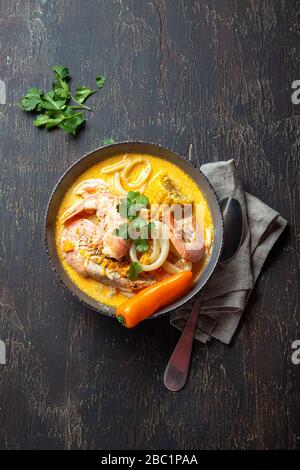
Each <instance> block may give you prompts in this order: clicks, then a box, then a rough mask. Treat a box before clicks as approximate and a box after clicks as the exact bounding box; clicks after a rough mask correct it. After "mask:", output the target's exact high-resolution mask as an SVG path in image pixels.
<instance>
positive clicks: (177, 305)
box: [44, 140, 224, 320]
mask: <svg viewBox="0 0 300 470" xmlns="http://www.w3.org/2000/svg"><path fill="white" fill-rule="evenodd" d="M117 145H146V146H148V145H149V146H153V147H156V148H159V149H162V150H164V151H166V152H171V153H173V154H175V155H176V156H177V157H179V159H181V160H182V161H184V164H186V165H187V166H190V167H191V168H192V169H193V170H194V171H197V172H198V173H200V175H201V177H202V178H203V179H204V180H205V181H206V183H207V185H208V187H209V189H210V191H211V192H212V194H213V196H214V200H215V203H216V209H217V210H218V213H219V217H220V219H219V220H220V229H221V234H220V243H219V250H218V253H217V255H216V259H215V262H214V264H213V265H212V266H211V270H210V271H211V272H210V274H209V275H208V277H207V279H206V280H205V282H203V283H202V285H201V286H200V287H199V289H196V290H195V286H196V284H197V281H198V280H200V279H201V278H202V276H203V274H204V272H205V271H206V268H207V266H206V267H205V268H204V271H203V273H201V275H200V277H199V278H198V279H197V280H196V283H195V284H194V289H193V288H192V289H191V290H190V291H188V292H187V293H186V294H185V295H184V296H183V297H181V298H180V299H178V300H177V301H175V302H173V304H171V306H169V305H167V306H166V307H164V308H163V309H161V310H159V311H158V312H156V313H154V314H153V315H152V316H151V317H149V318H147V320H154V319H155V318H159V317H161V316H165V315H167V314H168V313H170V312H172V311H173V310H175V309H178V308H180V307H182V305H183V304H185V303H187V302H188V301H189V300H191V299H192V298H193V297H194V296H196V295H197V294H199V292H200V291H201V290H202V289H203V288H204V286H205V285H206V283H207V282H208V280H209V279H210V277H211V275H212V274H213V273H214V271H215V269H216V267H217V265H218V262H219V258H220V256H221V253H222V248H223V243H224V220H223V213H222V210H221V206H220V202H219V199H218V196H217V194H216V191H215V189H214V187H213V186H212V184H211V183H210V181H209V180H208V178H207V177H206V175H205V174H204V173H203V172H202V171H201V170H200V168H198V167H196V166H195V165H194V164H193V162H191V161H190V160H188V159H186V158H184V157H183V156H182V155H181V154H180V153H178V152H177V151H175V150H173V149H172V148H170V147H166V146H165V145H162V144H158V143H152V142H149V141H142V140H122V141H118V142H114V143H111V144H104V145H101V146H100V147H97V148H95V149H93V150H91V151H89V152H87V153H85V154H84V155H83V156H81V157H80V158H78V159H77V160H76V161H75V162H73V163H72V164H71V165H70V166H69V167H68V168H67V169H66V171H65V172H64V173H63V174H62V175H61V176H60V177H59V179H58V181H57V182H56V184H55V186H54V188H53V190H52V191H51V194H50V197H49V200H48V203H47V207H46V211H45V216H44V244H45V249H46V254H47V257H48V260H49V262H50V266H51V268H52V270H53V271H54V273H55V275H56V278H57V279H58V280H59V282H60V284H62V285H63V287H64V288H65V289H66V290H67V291H68V292H69V293H70V294H71V295H72V297H74V298H76V300H78V301H79V302H80V303H83V304H84V305H86V306H87V307H89V308H91V309H92V310H94V311H96V312H98V313H100V314H103V315H105V316H108V317H111V318H116V315H115V313H112V312H111V311H109V310H111V309H112V310H114V312H115V307H112V306H106V305H105V304H103V303H101V302H98V303H99V308H96V307H95V306H94V305H92V304H90V303H89V302H88V301H87V300H85V299H83V298H81V297H80V296H79V295H78V294H77V293H76V292H75V291H74V290H72V289H71V288H70V287H69V286H67V284H66V283H65V282H64V280H63V279H62V277H61V275H60V274H59V272H58V270H57V269H56V266H55V263H54V261H53V259H52V256H51V254H50V251H51V250H50V249H49V240H48V219H49V210H50V206H51V203H52V200H53V197H54V195H55V193H56V191H57V189H58V188H59V186H60V184H61V183H62V181H63V180H64V178H65V177H66V176H67V175H68V174H69V173H70V172H71V171H72V170H73V168H74V167H76V166H77V165H78V164H79V163H80V162H81V161H83V160H85V159H86V158H88V157H89V156H91V155H93V154H94V153H96V152H98V151H100V150H103V149H105V148H111V147H114V146H117ZM157 158H162V159H163V157H157ZM173 164H174V165H176V163H175V162H173ZM91 166H92V165H91ZM182 171H184V170H182ZM188 176H189V177H190V178H192V179H193V181H195V180H194V178H193V177H192V176H191V175H188ZM195 184H196V185H197V186H199V183H198V182H197V181H195ZM200 189H201V190H202V188H201V187H200ZM66 276H68V274H67V273H66ZM68 277H69V276H68ZM71 282H72V284H73V285H74V286H76V284H74V282H73V281H72V280H71ZM76 287H77V288H78V286H76ZM78 289H79V291H81V289H80V288H78ZM82 292H83V291H82ZM83 293H84V292H83ZM84 294H85V293H84ZM85 295H86V296H87V297H88V298H91V299H92V300H93V301H95V299H93V298H92V297H90V296H89V295H88V294H85ZM105 307H107V308H108V310H107V311H105V310H104V309H105Z"/></svg>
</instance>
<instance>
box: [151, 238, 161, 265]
mask: <svg viewBox="0 0 300 470" xmlns="http://www.w3.org/2000/svg"><path fill="white" fill-rule="evenodd" d="M159 253H160V242H159V240H158V239H157V238H155V239H154V240H153V248H152V253H151V256H150V257H149V261H150V263H154V261H156V260H157V258H158V257H159Z"/></svg>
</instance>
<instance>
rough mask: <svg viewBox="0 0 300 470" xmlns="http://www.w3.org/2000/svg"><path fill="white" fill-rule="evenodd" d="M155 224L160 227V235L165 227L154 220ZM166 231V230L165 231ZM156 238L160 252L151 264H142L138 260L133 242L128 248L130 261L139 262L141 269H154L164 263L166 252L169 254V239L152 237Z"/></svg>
mask: <svg viewBox="0 0 300 470" xmlns="http://www.w3.org/2000/svg"><path fill="white" fill-rule="evenodd" d="M155 225H156V226H158V228H161V229H162V235H163V232H164V228H165V229H166V227H165V226H164V225H163V224H162V223H161V222H155ZM165 233H166V232H165ZM154 240H157V242H158V243H159V245H160V253H159V256H158V257H157V259H156V260H155V261H154V262H153V263H151V264H142V263H140V261H139V260H138V257H137V254H136V246H135V243H134V242H133V243H132V244H131V246H130V249H129V255H130V259H131V261H132V262H133V263H134V262H135V263H139V264H140V266H141V267H142V269H143V271H153V270H154V269H158V268H159V267H160V266H162V265H163V264H164V262H165V261H166V259H167V257H168V254H169V248H170V241H169V238H168V237H162V238H161V239H154Z"/></svg>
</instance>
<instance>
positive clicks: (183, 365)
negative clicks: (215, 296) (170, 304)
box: [164, 296, 202, 392]
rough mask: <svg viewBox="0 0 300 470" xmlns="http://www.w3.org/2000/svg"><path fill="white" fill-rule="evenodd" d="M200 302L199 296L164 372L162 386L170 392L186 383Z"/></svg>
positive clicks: (179, 388) (175, 390) (177, 389)
mask: <svg viewBox="0 0 300 470" xmlns="http://www.w3.org/2000/svg"><path fill="white" fill-rule="evenodd" d="M201 302H202V299H201V297H200V296H199V297H198V298H197V299H196V301H195V303H194V306H193V310H192V313H191V315H190V317H189V319H188V321H187V323H186V325H185V327H184V330H183V332H182V334H181V336H180V338H179V341H178V343H177V345H176V347H175V349H174V351H173V354H172V356H171V357H170V360H169V362H168V365H167V367H166V370H165V374H164V384H165V386H166V387H167V388H168V389H169V390H171V391H172V392H178V391H179V390H181V389H182V388H183V387H184V385H185V383H186V379H187V376H188V373H189V368H190V361H191V352H192V347H193V339H194V333H195V328H196V325H197V320H198V314H199V308H200V305H201Z"/></svg>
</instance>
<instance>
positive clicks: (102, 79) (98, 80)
mask: <svg viewBox="0 0 300 470" xmlns="http://www.w3.org/2000/svg"><path fill="white" fill-rule="evenodd" d="M105 82H106V78H105V77H103V75H98V77H96V83H97V87H98V88H99V89H100V88H103V87H104V85H105Z"/></svg>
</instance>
